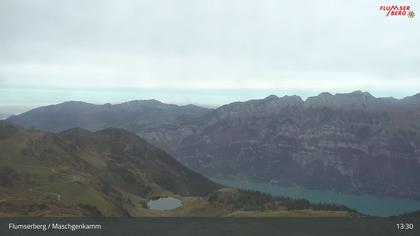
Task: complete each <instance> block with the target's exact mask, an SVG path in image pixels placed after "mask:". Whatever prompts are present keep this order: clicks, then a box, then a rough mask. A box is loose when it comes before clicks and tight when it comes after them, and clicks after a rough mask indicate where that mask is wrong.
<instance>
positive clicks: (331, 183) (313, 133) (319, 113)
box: [7, 91, 420, 199]
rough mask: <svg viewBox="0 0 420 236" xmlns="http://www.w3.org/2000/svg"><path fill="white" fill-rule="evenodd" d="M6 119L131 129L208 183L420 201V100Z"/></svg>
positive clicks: (39, 112) (290, 99) (310, 101)
mask: <svg viewBox="0 0 420 236" xmlns="http://www.w3.org/2000/svg"><path fill="white" fill-rule="evenodd" d="M7 120H8V121H9V122H12V123H15V124H18V125H22V126H24V127H27V128H31V127H32V128H36V129H40V130H45V131H53V132H59V131H62V130H65V129H68V128H72V127H82V128H86V129H89V130H93V131H94V130H98V129H103V128H107V127H118V128H123V129H127V130H129V131H132V132H134V133H136V134H137V135H138V136H140V137H142V138H144V139H146V140H147V141H148V142H150V143H152V144H154V145H155V146H157V147H160V148H162V149H163V150H165V151H166V152H168V153H169V154H171V155H172V156H174V157H175V158H176V159H177V160H179V161H180V162H181V163H182V164H184V165H185V166H187V167H189V168H191V169H193V170H195V171H197V172H199V173H201V174H204V175H207V176H212V177H222V178H232V179H245V180H253V181H258V182H265V183H273V184H279V185H292V186H304V187H309V188H316V189H327V190H335V191H338V192H344V193H354V194H374V195H377V196H385V197H399V198H412V199H420V94H417V95H414V96H410V97H406V98H403V99H395V98H376V97H374V96H372V95H371V94H369V93H367V92H361V91H355V92H352V93H343V94H335V95H332V94H330V93H321V94H319V95H318V96H314V97H309V98H307V99H306V100H303V99H301V98H300V97H298V96H284V97H277V96H274V95H271V96H268V97H266V98H264V99H255V100H250V101H246V102H234V103H231V104H227V105H223V106H221V107H219V108H217V109H206V108H200V107H197V106H192V105H189V106H176V105H169V104H163V103H161V102H158V101H156V100H146V101H132V102H128V103H123V104H117V105H110V104H105V105H93V104H87V103H81V102H66V103H62V104H58V105H52V106H47V107H41V108H36V109H34V110H31V111H28V112H25V113H23V114H20V115H18V116H12V117H10V118H9V119H7Z"/></svg>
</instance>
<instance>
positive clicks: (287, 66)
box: [0, 0, 420, 113]
mask: <svg viewBox="0 0 420 236" xmlns="http://www.w3.org/2000/svg"><path fill="white" fill-rule="evenodd" d="M384 3H388V4H392V5H394V4H404V5H411V7H412V9H413V10H414V11H415V12H416V15H417V16H416V17H414V18H412V19H409V18H408V17H386V16H385V14H386V13H384V12H380V11H379V6H380V5H381V4H384ZM417 11H418V12H417ZM419 17H420V5H419V4H418V3H416V1H406V0H405V1H390V0H382V1H376V0H354V1H345V0H343V1H338V0H318V1H313V0H303V1H302V0H299V1H292V0H290V1H281V0H253V1H251V0H150V1H141V0H136V1H134V0H133V1H129V0H114V1H106V0H70V1H69V0H38V1H34V0H28V1H23V0H0V113H16V112H21V111H23V110H25V109H28V108H31V107H34V106H39V105H45V104H51V103H59V102H63V101H67V100H83V101H87V102H94V103H107V102H111V103H115V102H121V101H126V100H134V99H152V98H154V99H158V100H162V101H164V102H170V103H178V104H185V103H194V104H202V105H220V104H223V103H228V102H232V101H236V100H247V99H253V98H262V97H265V96H268V95H270V94H276V95H278V96H283V95H292V94H296V95H300V96H302V97H307V96H313V95H317V94H318V93H320V92H324V91H329V92H331V93H336V92H351V91H353V90H363V91H369V92H371V93H372V94H373V95H376V96H394V97H398V98H400V97H404V96H408V95H413V94H416V93H419V92H420V43H419V42H420V24H419V20H418V18H419Z"/></svg>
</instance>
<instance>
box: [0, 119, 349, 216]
mask: <svg viewBox="0 0 420 236" xmlns="http://www.w3.org/2000/svg"><path fill="white" fill-rule="evenodd" d="M0 150H1V152H0V216H2V217H4V216H8V217H10V216H228V215H231V214H234V215H237V214H240V213H241V212H242V211H244V210H246V209H248V210H247V213H248V214H250V213H251V214H253V215H258V214H262V213H263V212H266V213H267V212H271V214H273V213H274V214H283V215H284V214H286V215H289V214H292V215H293V210H299V214H301V215H302V210H303V212H307V214H310V215H314V210H315V215H318V216H320V215H321V216H325V215H331V216H350V215H354V214H356V212H354V211H352V210H351V209H349V208H346V207H341V206H335V205H325V204H324V205H323V204H311V203H309V202H308V201H305V200H292V199H288V198H274V197H271V196H268V195H264V194H261V193H258V192H250V191H241V190H236V189H232V188H225V187H223V186H220V185H218V184H215V183H213V182H212V181H210V180H209V179H207V178H206V177H204V176H202V175H200V174H198V173H196V172H194V171H191V170H190V169H188V168H186V167H184V166H183V165H181V164H180V163H179V162H178V161H176V160H175V159H174V158H172V157H171V156H170V155H168V154H167V153H166V152H164V151H162V150H161V149H159V148H157V147H155V146H153V145H151V144H149V143H148V142H146V141H145V140H143V139H141V138H140V137H138V136H137V135H135V134H132V133H130V132H128V131H125V130H122V129H117V128H108V129H104V130H100V131H96V132H91V131H88V130H85V129H81V128H72V129H69V130H65V131H63V132H60V133H49V132H42V131H37V130H33V129H24V128H21V127H19V126H16V125H13V124H10V123H8V122H5V121H0ZM160 197H173V198H177V199H179V200H180V201H181V202H182V205H181V206H180V207H179V208H177V209H175V210H171V211H161V210H156V209H149V207H148V204H147V203H148V201H150V200H153V199H156V198H160ZM252 209H253V210H255V209H257V211H255V212H251V211H250V210H252ZM305 210H306V211H305ZM303 215H305V213H303Z"/></svg>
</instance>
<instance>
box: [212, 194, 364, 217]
mask: <svg viewBox="0 0 420 236" xmlns="http://www.w3.org/2000/svg"><path fill="white" fill-rule="evenodd" d="M208 201H209V202H210V203H212V204H223V205H225V206H230V207H231V208H232V209H240V210H252V211H254V210H261V211H264V210H277V209H284V210H309V209H310V210H326V211H348V212H354V213H357V212H356V211H355V210H353V209H351V208H348V207H346V206H341V205H335V204H330V203H311V202H309V201H308V200H306V199H292V198H289V197H273V196H271V195H269V194H265V193H261V192H258V191H252V190H237V191H227V192H223V191H218V192H215V193H213V194H211V195H210V196H209V198H208Z"/></svg>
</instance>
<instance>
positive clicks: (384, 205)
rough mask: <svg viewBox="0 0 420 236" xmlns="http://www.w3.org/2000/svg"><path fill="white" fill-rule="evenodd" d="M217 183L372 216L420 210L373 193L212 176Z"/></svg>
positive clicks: (419, 205) (409, 202)
mask: <svg viewBox="0 0 420 236" xmlns="http://www.w3.org/2000/svg"><path fill="white" fill-rule="evenodd" d="M210 179H211V180H213V181H214V182H216V183H219V184H222V185H225V186H228V187H233V188H239V189H244V190H256V191H260V192H263V193H268V194H271V195H273V196H284V197H291V198H304V199H307V200H309V201H311V202H314V203H319V202H323V203H334V204H338V205H345V206H348V207H350V208H353V209H355V210H357V211H359V212H361V213H363V214H367V215H371V216H392V215H399V214H403V213H408V212H413V211H417V210H420V201H415V200H410V199H393V198H379V197H376V196H371V195H352V194H342V193H337V192H334V191H327V190H325V191H323V190H313V189H308V188H304V187H282V186H278V185H273V184H266V183H256V182H252V181H245V180H228V179H221V178H210Z"/></svg>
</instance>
